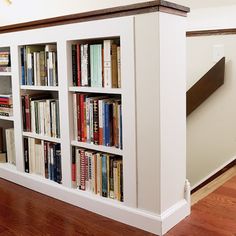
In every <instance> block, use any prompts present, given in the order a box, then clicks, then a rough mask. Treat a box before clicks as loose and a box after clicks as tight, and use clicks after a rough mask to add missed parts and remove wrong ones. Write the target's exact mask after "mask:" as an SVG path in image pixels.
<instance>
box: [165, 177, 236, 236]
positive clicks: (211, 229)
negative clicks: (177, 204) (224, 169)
mask: <svg viewBox="0 0 236 236" xmlns="http://www.w3.org/2000/svg"><path fill="white" fill-rule="evenodd" d="M235 186H236V176H234V177H232V178H231V179H230V180H228V181H227V182H226V183H224V184H223V186H221V187H219V188H218V189H216V190H215V191H213V192H212V193H210V194H209V195H208V196H207V197H205V198H204V199H202V200H200V201H199V202H198V203H196V204H195V205H193V206H192V212H191V215H190V216H189V217H187V218H186V219H184V220H183V221H182V222H180V223H179V224H178V225H176V226H175V227H174V228H173V229H172V230H170V231H169V232H168V233H167V234H166V235H167V236H195V235H196V236H235V235H236V188H235Z"/></svg>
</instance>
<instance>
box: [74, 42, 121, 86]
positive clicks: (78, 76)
mask: <svg viewBox="0 0 236 236" xmlns="http://www.w3.org/2000/svg"><path fill="white" fill-rule="evenodd" d="M72 77H73V86H90V87H105V88H121V61H120V46H119V42H118V43H117V42H116V41H115V40H103V42H101V43H85V44H84V43H77V44H73V45H72Z"/></svg>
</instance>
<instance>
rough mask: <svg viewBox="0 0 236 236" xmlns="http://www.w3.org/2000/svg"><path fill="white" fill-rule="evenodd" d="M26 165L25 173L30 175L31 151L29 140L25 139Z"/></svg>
mask: <svg viewBox="0 0 236 236" xmlns="http://www.w3.org/2000/svg"><path fill="white" fill-rule="evenodd" d="M24 162H25V163H24V164H25V172H26V173H29V171H30V170H29V149H28V138H24Z"/></svg>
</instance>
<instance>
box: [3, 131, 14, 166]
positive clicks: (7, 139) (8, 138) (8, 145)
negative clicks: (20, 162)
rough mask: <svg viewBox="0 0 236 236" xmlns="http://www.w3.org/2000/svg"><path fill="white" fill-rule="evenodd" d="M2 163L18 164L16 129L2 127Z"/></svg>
mask: <svg viewBox="0 0 236 236" xmlns="http://www.w3.org/2000/svg"><path fill="white" fill-rule="evenodd" d="M0 162H1V163H5V162H8V163H10V164H13V165H15V164H16V154H15V138H14V128H9V129H3V128H2V127H0Z"/></svg>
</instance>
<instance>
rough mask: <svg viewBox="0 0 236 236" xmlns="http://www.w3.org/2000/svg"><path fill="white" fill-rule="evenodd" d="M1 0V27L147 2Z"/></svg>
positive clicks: (135, 0) (115, 0)
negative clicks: (10, 1) (8, 2)
mask: <svg viewBox="0 0 236 236" xmlns="http://www.w3.org/2000/svg"><path fill="white" fill-rule="evenodd" d="M12 2H13V3H12V4H11V5H7V4H6V3H5V1H3V0H0V25H7V24H16V23H20V22H26V21H32V20H38V19H45V18H50V17H55V16H62V15H68V14H73V13H79V12H85V11H91V10H97V9H103V8H109V7H115V6H121V5H128V4H132V3H140V2H145V0H99V1H95V0H50V1H47V0H40V1H39V0H38V1H36V0H33V1H32V0H31V1H30V0H20V1H19V0H12Z"/></svg>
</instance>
